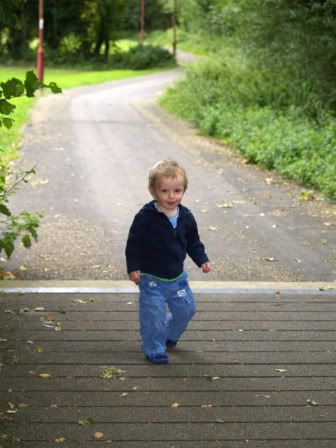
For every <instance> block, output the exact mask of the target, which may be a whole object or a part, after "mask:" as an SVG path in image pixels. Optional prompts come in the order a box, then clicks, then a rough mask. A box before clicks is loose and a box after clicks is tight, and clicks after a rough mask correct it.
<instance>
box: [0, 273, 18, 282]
mask: <svg viewBox="0 0 336 448" xmlns="http://www.w3.org/2000/svg"><path fill="white" fill-rule="evenodd" d="M0 279H1V280H15V279H16V277H15V275H14V274H13V273H12V272H8V271H0Z"/></svg>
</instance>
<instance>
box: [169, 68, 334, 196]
mask: <svg viewBox="0 0 336 448" xmlns="http://www.w3.org/2000/svg"><path fill="white" fill-rule="evenodd" d="M262 79H263V78H262V75H260V73H254V72H253V71H248V70H247V69H246V68H245V67H240V66H235V67H233V68H232V67H230V66H228V65H227V64H223V63H221V62H218V63H216V62H215V63H214V62H211V63H208V62H207V63H202V64H200V65H198V66H196V67H192V68H189V70H188V71H187V76H186V78H185V79H184V80H181V81H180V82H178V83H177V84H176V85H175V86H174V87H173V88H171V89H169V90H168V91H167V93H166V95H165V96H164V97H163V100H162V103H163V105H165V106H166V107H167V108H168V109H170V110H172V111H174V112H175V113H178V115H180V116H181V117H182V118H185V119H188V120H189V121H190V122H192V123H193V124H194V125H195V126H196V127H198V128H199V129H200V132H201V133H203V134H206V135H211V136H216V137H218V138H221V139H223V140H224V141H225V142H227V143H229V144H231V145H232V146H233V147H235V148H237V149H238V150H239V151H240V152H241V153H242V154H243V155H244V156H245V157H246V159H247V161H249V162H250V163H258V164H259V165H261V166H263V167H265V168H268V169H274V170H276V171H277V172H279V173H280V174H282V175H284V176H286V177H288V178H292V179H294V180H296V181H298V182H299V183H301V184H303V185H306V186H309V187H314V188H317V189H320V190H321V191H322V192H323V193H325V195H326V196H328V197H329V198H331V199H333V200H336V178H335V166H336V120H335V118H334V116H333V115H331V114H329V113H323V112H322V109H320V108H319V107H316V109H315V116H316V117H315V119H313V118H312V117H311V116H310V115H311V114H306V113H305V111H304V107H300V106H299V102H298V105H295V101H294V97H293V96H291V90H290V88H287V86H286V83H285V82H282V83H279V84H276V85H273V84H274V80H273V84H272V82H271V79H269V80H268V81H267V80H266V81H265V82H264V84H263V83H262Z"/></svg>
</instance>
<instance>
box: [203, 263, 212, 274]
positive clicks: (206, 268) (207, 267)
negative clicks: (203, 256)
mask: <svg viewBox="0 0 336 448" xmlns="http://www.w3.org/2000/svg"><path fill="white" fill-rule="evenodd" d="M201 268H202V271H203V272H204V273H205V274H207V273H208V272H210V271H211V266H210V263H209V262H208V261H207V262H206V263H203V264H202V265H201Z"/></svg>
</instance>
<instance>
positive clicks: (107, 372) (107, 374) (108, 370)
mask: <svg viewBox="0 0 336 448" xmlns="http://www.w3.org/2000/svg"><path fill="white" fill-rule="evenodd" d="M123 373H126V371H125V370H122V369H117V368H116V367H113V366H112V367H103V368H102V370H101V371H100V374H99V376H100V378H104V379H108V380H109V379H111V378H118V379H119V380H121V381H125V377H123V376H122V374H123ZM121 378H123V379H121Z"/></svg>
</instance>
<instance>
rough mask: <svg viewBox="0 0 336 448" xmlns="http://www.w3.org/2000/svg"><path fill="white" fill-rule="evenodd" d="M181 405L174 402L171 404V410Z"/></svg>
mask: <svg viewBox="0 0 336 448" xmlns="http://www.w3.org/2000/svg"><path fill="white" fill-rule="evenodd" d="M180 406H181V405H180V403H178V402H177V401H174V403H172V404H171V407H172V408H179V407H180Z"/></svg>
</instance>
